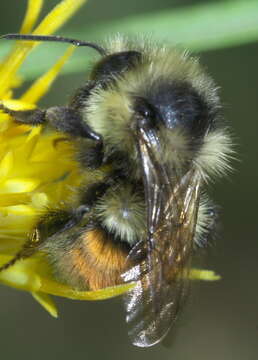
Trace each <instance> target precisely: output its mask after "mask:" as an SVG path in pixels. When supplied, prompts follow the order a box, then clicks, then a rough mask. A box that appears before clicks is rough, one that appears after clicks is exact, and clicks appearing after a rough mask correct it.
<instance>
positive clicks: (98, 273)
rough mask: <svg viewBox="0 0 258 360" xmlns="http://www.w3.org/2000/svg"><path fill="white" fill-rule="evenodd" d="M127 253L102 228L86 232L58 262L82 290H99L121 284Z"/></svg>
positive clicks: (66, 276) (61, 271)
mask: <svg viewBox="0 0 258 360" xmlns="http://www.w3.org/2000/svg"><path fill="white" fill-rule="evenodd" d="M126 258H127V252H126V250H125V249H123V247H122V246H120V245H119V244H117V243H114V242H113V241H112V240H110V239H109V238H108V235H107V234H106V233H105V232H104V231H103V230H101V229H93V230H88V231H85V232H84V233H83V234H82V235H81V236H80V237H79V238H78V239H77V240H76V241H75V242H74V243H73V245H72V247H71V248H70V250H69V251H68V252H65V253H64V255H63V257H62V258H61V259H59V260H58V261H55V263H56V265H57V272H58V275H60V276H61V277H62V278H63V279H64V280H65V281H66V282H67V283H69V285H71V286H73V287H75V288H77V289H80V290H86V289H87V290H88V289H89V290H98V289H102V288H105V287H108V286H115V285H118V284H121V282H122V279H121V273H122V272H124V271H125V269H126V268H127V261H126Z"/></svg>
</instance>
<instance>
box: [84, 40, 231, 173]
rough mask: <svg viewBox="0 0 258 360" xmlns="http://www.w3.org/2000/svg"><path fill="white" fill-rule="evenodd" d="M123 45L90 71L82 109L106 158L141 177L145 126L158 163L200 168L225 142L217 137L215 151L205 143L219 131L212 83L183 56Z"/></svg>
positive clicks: (172, 51) (113, 50) (202, 167)
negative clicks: (89, 86) (141, 136)
mask: <svg viewBox="0 0 258 360" xmlns="http://www.w3.org/2000/svg"><path fill="white" fill-rule="evenodd" d="M123 41H124V40H123V39H121V41H120V42H118V43H116V42H115V46H114V45H113V48H112V49H109V51H108V52H109V53H110V55H107V56H104V57H103V58H102V59H101V60H100V61H99V62H98V63H97V64H96V65H95V67H94V68H93V71H92V73H91V78H92V79H94V81H96V84H97V85H96V86H95V88H94V89H93V91H92V93H91V96H90V97H89V98H88V99H87V104H85V108H84V110H83V115H84V118H85V121H86V122H87V123H88V125H89V126H90V127H91V128H92V129H93V130H94V131H96V132H97V133H98V134H100V135H101V136H102V138H103V145H104V159H106V160H108V159H112V158H114V159H118V158H119V159H121V161H120V166H121V167H125V168H126V169H127V170H129V171H128V173H129V174H130V173H131V174H132V176H137V175H139V174H140V171H139V169H140V167H141V164H140V160H139V158H140V157H139V147H138V138H139V129H141V128H142V129H143V128H144V132H145V133H146V134H148V137H149V143H150V145H151V144H152V142H151V139H154V137H155V138H156V139H157V142H158V144H159V145H157V147H156V150H155V151H156V152H157V153H159V155H158V157H159V160H160V161H162V162H166V161H170V162H173V163H174V165H175V164H176V165H178V166H182V165H183V164H184V166H187V164H188V165H190V164H192V163H193V162H194V161H196V163H198V164H199V165H198V166H199V167H200V169H204V168H205V166H206V162H207V161H210V160H213V158H214V159H215V158H217V153H218V152H220V151H221V150H224V147H225V146H224V145H223V144H224V143H225V142H227V140H225V139H222V141H220V140H221V137H220V136H217V135H216V136H215V137H216V141H217V140H218V139H220V140H218V144H217V145H218V146H217V148H216V146H213V148H212V149H211V148H210V147H209V145H208V147H207V146H206V145H205V144H209V143H211V142H210V139H208V138H207V137H208V136H209V134H217V130H218V126H217V124H218V121H217V119H218V113H219V109H220V104H219V98H218V94H217V88H216V87H215V85H214V83H213V81H212V80H211V79H210V78H209V77H208V76H207V75H206V74H205V73H204V71H203V69H202V68H201V67H200V65H199V63H198V61H197V60H196V59H194V58H192V57H190V56H188V55H187V54H185V53H184V52H181V53H180V52H178V51H175V50H170V49H167V48H158V47H157V48H155V46H154V47H153V46H152V48H149V47H148V46H146V44H145V45H144V46H142V47H141V45H139V47H138V48H135V47H132V46H131V45H130V43H125V42H123ZM134 46H135V45H134ZM216 141H213V142H212V145H214V142H216ZM221 142H222V143H223V144H221ZM205 146H206V147H205ZM223 146H224V147H223ZM222 148H223V149H222ZM207 151H208V152H209V154H210V158H209V159H208V160H207V159H204V156H203V152H206V153H207ZM214 162H216V160H214V161H211V164H214ZM179 164H180V165H179ZM220 164H221V162H220ZM220 164H219V165H220ZM116 166H119V165H118V162H117V161H116ZM212 167H213V165H211V166H210V168H212ZM218 167H219V166H218Z"/></svg>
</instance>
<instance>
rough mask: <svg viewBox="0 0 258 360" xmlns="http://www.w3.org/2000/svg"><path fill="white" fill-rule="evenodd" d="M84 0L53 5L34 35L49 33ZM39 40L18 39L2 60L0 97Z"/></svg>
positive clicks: (67, 0) (64, 1) (67, 17)
mask: <svg viewBox="0 0 258 360" xmlns="http://www.w3.org/2000/svg"><path fill="white" fill-rule="evenodd" d="M85 2H86V0H63V1H61V2H60V3H59V4H58V5H56V6H55V7H54V9H53V10H52V11H50V13H48V14H47V15H46V17H45V18H44V19H43V20H42V22H41V23H40V24H39V25H38V26H37V28H36V29H35V30H34V31H33V34H34V35H49V34H51V33H53V32H54V31H56V30H57V29H58V28H59V27H60V26H62V25H63V24H64V23H65V22H66V21H67V20H68V19H69V18H70V17H71V16H72V15H73V14H74V12H75V11H77V10H78V9H79V8H80V7H81V6H82V5H83V4H84V3H85ZM39 43H40V42H39V41H29V42H28V41H18V42H17V46H16V48H15V49H14V50H13V52H12V53H11V56H7V58H6V59H5V60H4V61H3V65H2V66H1V68H0V98H2V97H3V96H4V95H5V93H6V92H7V91H8V89H9V87H10V86H11V84H12V81H13V79H14V77H15V74H16V72H17V70H18V69H19V67H20V66H21V64H22V63H23V62H24V60H25V58H26V57H27V56H28V54H29V53H30V51H31V50H32V49H34V48H35V47H36V46H37V45H38V44H39Z"/></svg>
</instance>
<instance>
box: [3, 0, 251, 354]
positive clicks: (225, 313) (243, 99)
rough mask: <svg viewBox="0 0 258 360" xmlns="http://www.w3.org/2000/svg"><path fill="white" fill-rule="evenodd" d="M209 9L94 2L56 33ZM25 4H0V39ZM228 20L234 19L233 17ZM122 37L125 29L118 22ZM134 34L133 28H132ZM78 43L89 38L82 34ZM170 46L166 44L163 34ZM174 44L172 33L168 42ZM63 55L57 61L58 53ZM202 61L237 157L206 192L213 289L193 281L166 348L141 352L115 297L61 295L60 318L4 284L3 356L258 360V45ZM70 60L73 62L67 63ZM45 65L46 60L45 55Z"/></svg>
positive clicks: (67, 81)
mask: <svg viewBox="0 0 258 360" xmlns="http://www.w3.org/2000/svg"><path fill="white" fill-rule="evenodd" d="M246 2H248V1H246ZM45 3H46V6H45V8H44V11H45V12H46V11H47V10H48V9H50V8H52V7H53V5H55V4H56V3H57V1H53V0H46V1H45ZM208 3H209V1H204V0H203V1H188V0H177V1H172V0H159V1H155V0H148V1H146V0H145V1H135V0H131V1H123V2H122V1H121V0H120V1H119V0H109V1H103V0H102V1H101V0H91V1H89V3H88V4H87V5H86V6H84V7H83V8H82V10H80V12H79V13H78V14H76V16H75V17H74V18H73V19H72V20H71V21H70V22H69V23H68V24H67V25H66V26H65V27H64V29H61V30H59V31H58V33H59V34H63V33H65V34H71V35H74V34H76V33H77V30H78V28H79V27H81V26H83V27H84V28H85V29H86V28H87V26H89V29H91V28H92V26H94V27H95V28H96V26H97V24H103V22H104V21H112V20H119V19H120V18H121V17H122V18H124V17H127V16H130V15H136V14H137V15H139V14H141V15H143V16H144V14H145V13H156V12H158V11H160V10H164V11H168V10H169V11H171V10H173V9H175V11H176V10H177V9H178V8H179V7H182V6H185V7H189V6H191V5H194V4H208ZM216 3H222V1H216ZM236 3H237V1H236ZM25 8H26V1H25V0H19V1H18V0H8V1H6V0H2V1H1V2H0V17H1V21H0V33H1V34H4V33H9V32H17V31H18V30H19V26H20V24H21V21H22V18H23V14H24V11H25ZM222 20H223V19H222ZM222 20H221V19H220V18H218V19H217V28H218V33H219V31H220V29H221V27H223V26H224V25H225V24H223V21H222ZM234 20H235V21H236V22H237V19H234ZM250 21H251V19H250ZM121 24H123V22H122V23H121ZM172 25H173V24H172ZM189 26H190V25H189ZM156 30H158V29H155V27H154V28H152V29H151V32H152V34H153V35H155V31H156ZM120 31H121V33H123V32H126V31H125V30H124V29H123V27H122V26H121V28H120ZM135 31H136V32H137V28H136V29H135ZM186 31H187V29H186ZM207 32H209V29H207ZM108 34H109V33H108V32H107V35H108ZM159 36H160V35H159ZM90 37H91V39H92V38H94V33H91V32H90ZM81 38H82V37H81ZM96 38H97V35H96ZM164 38H165V37H164ZM84 39H85V40H88V37H87V33H85V36H84ZM257 39H258V36H257ZM166 40H167V42H169V39H168V37H167V35H166ZM174 42H177V39H175V38H174V35H173V32H171V43H174ZM181 45H182V46H183V45H184V44H181ZM58 46H59V45H58ZM42 48H43V49H44V50H45V51H46V54H48V52H49V51H50V50H48V49H50V48H51V49H53V48H54V47H53V44H47V45H44V47H42ZM59 49H60V55H61V54H62V52H63V50H64V48H63V47H59ZM80 51H81V52H80ZM76 53H77V54H76V55H77V56H78V53H79V54H80V55H79V57H80V58H81V59H83V57H85V58H87V57H91V53H87V51H85V50H83V49H81V50H77V52H76ZM46 56H47V55H46ZM200 58H201V62H202V64H204V66H205V67H206V68H207V69H208V71H209V73H210V74H212V76H213V77H214V79H215V80H216V82H217V84H218V85H219V86H220V88H221V97H222V101H223V104H224V113H225V118H226V121H227V122H228V124H229V126H230V127H232V132H233V134H234V142H235V144H236V146H235V148H236V151H237V158H238V160H239V161H235V162H234V164H233V166H234V169H235V170H234V172H233V174H231V175H230V176H228V178H227V179H223V181H219V182H218V183H216V184H215V185H213V186H212V187H211V188H210V192H211V193H212V197H213V198H214V200H215V201H216V202H217V203H218V204H219V205H221V212H222V214H221V222H222V224H223V226H222V230H221V231H220V235H219V236H218V238H217V240H216V241H215V244H213V245H212V246H210V247H209V248H208V249H207V254H206V260H205V267H207V268H210V269H214V270H215V271H216V272H217V273H219V274H221V275H222V278H223V279H222V280H221V281H219V282H214V283H205V282H202V283H197V282H196V283H194V284H193V286H192V293H191V296H190V298H189V301H188V305H187V306H186V309H185V311H184V313H183V314H182V316H181V317H180V319H179V321H178V322H177V326H176V327H175V328H174V329H173V331H172V332H171V334H170V336H169V340H170V342H171V344H161V345H158V346H156V347H154V348H152V349H145V350H142V349H137V348H134V347H132V346H131V345H130V343H129V341H128V338H127V334H126V327H125V323H124V313H123V308H122V304H121V301H120V299H113V300H109V301H105V302H75V301H69V300H65V299H61V298H60V299H57V302H58V307H59V312H60V318H59V319H58V320H55V319H52V318H51V317H50V316H49V315H48V314H47V313H45V312H44V310H43V309H42V308H41V307H40V306H39V305H38V304H37V303H36V302H35V301H34V300H33V299H32V297H31V296H30V295H29V294H27V293H22V292H18V291H16V290H13V289H10V288H7V287H4V286H2V287H1V290H0V291H1V297H0V299H1V300H0V319H1V322H0V354H1V355H0V356H1V358H6V359H30V358H32V357H33V358H36V359H37V360H41V359H57V358H60V359H61V358H62V359H64V360H66V359H71V358H72V359H94V360H95V359H101V360H102V359H105V360H109V359H121V358H122V359H124V360H126V359H136V360H137V359H150V360H151V359H155V360H156V359H157V358H160V359H164V360H165V359H174V360H231V359H234V360H255V359H257V357H258V281H257V280H258V236H257V235H258V231H257V230H258V225H257V223H258V220H257V209H258V197H257V184H258V167H257V156H258V151H257V149H258V148H257V142H258V139H257V135H258V70H257V64H258V47H257V42H255V41H252V42H250V44H245V45H243V44H242V45H241V46H240V45H239V46H237V45H235V46H234V47H228V48H224V49H215V50H209V51H205V52H202V53H200ZM72 61H73V59H71V60H70V62H72ZM42 62H43V64H44V62H45V59H42ZM85 64H86V61H85ZM39 66H41V65H40V64H39ZM85 68H87V66H86V65H85ZM84 77H85V73H83V74H70V75H65V76H63V77H60V78H59V79H58V80H57V81H56V83H55V85H54V86H53V88H52V90H51V92H50V93H49V94H48V95H47V96H46V97H45V98H44V99H43V101H41V105H42V106H50V105H57V104H64V103H65V102H66V101H67V99H68V98H69V96H70V94H71V93H72V92H73V91H74V89H76V88H77V87H78V86H79V85H80V84H81V83H82V82H83V79H84Z"/></svg>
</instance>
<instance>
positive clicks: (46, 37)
mask: <svg viewBox="0 0 258 360" xmlns="http://www.w3.org/2000/svg"><path fill="white" fill-rule="evenodd" d="M1 39H7V40H25V41H52V42H63V43H68V44H72V45H75V46H87V47H90V48H92V49H94V50H96V51H97V52H98V53H99V54H100V55H102V56H105V55H106V50H105V49H104V48H103V47H101V46H99V45H97V44H94V43H91V42H87V41H81V40H77V39H71V38H66V37H63V36H55V35H30V34H6V35H2V36H0V40H1Z"/></svg>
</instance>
